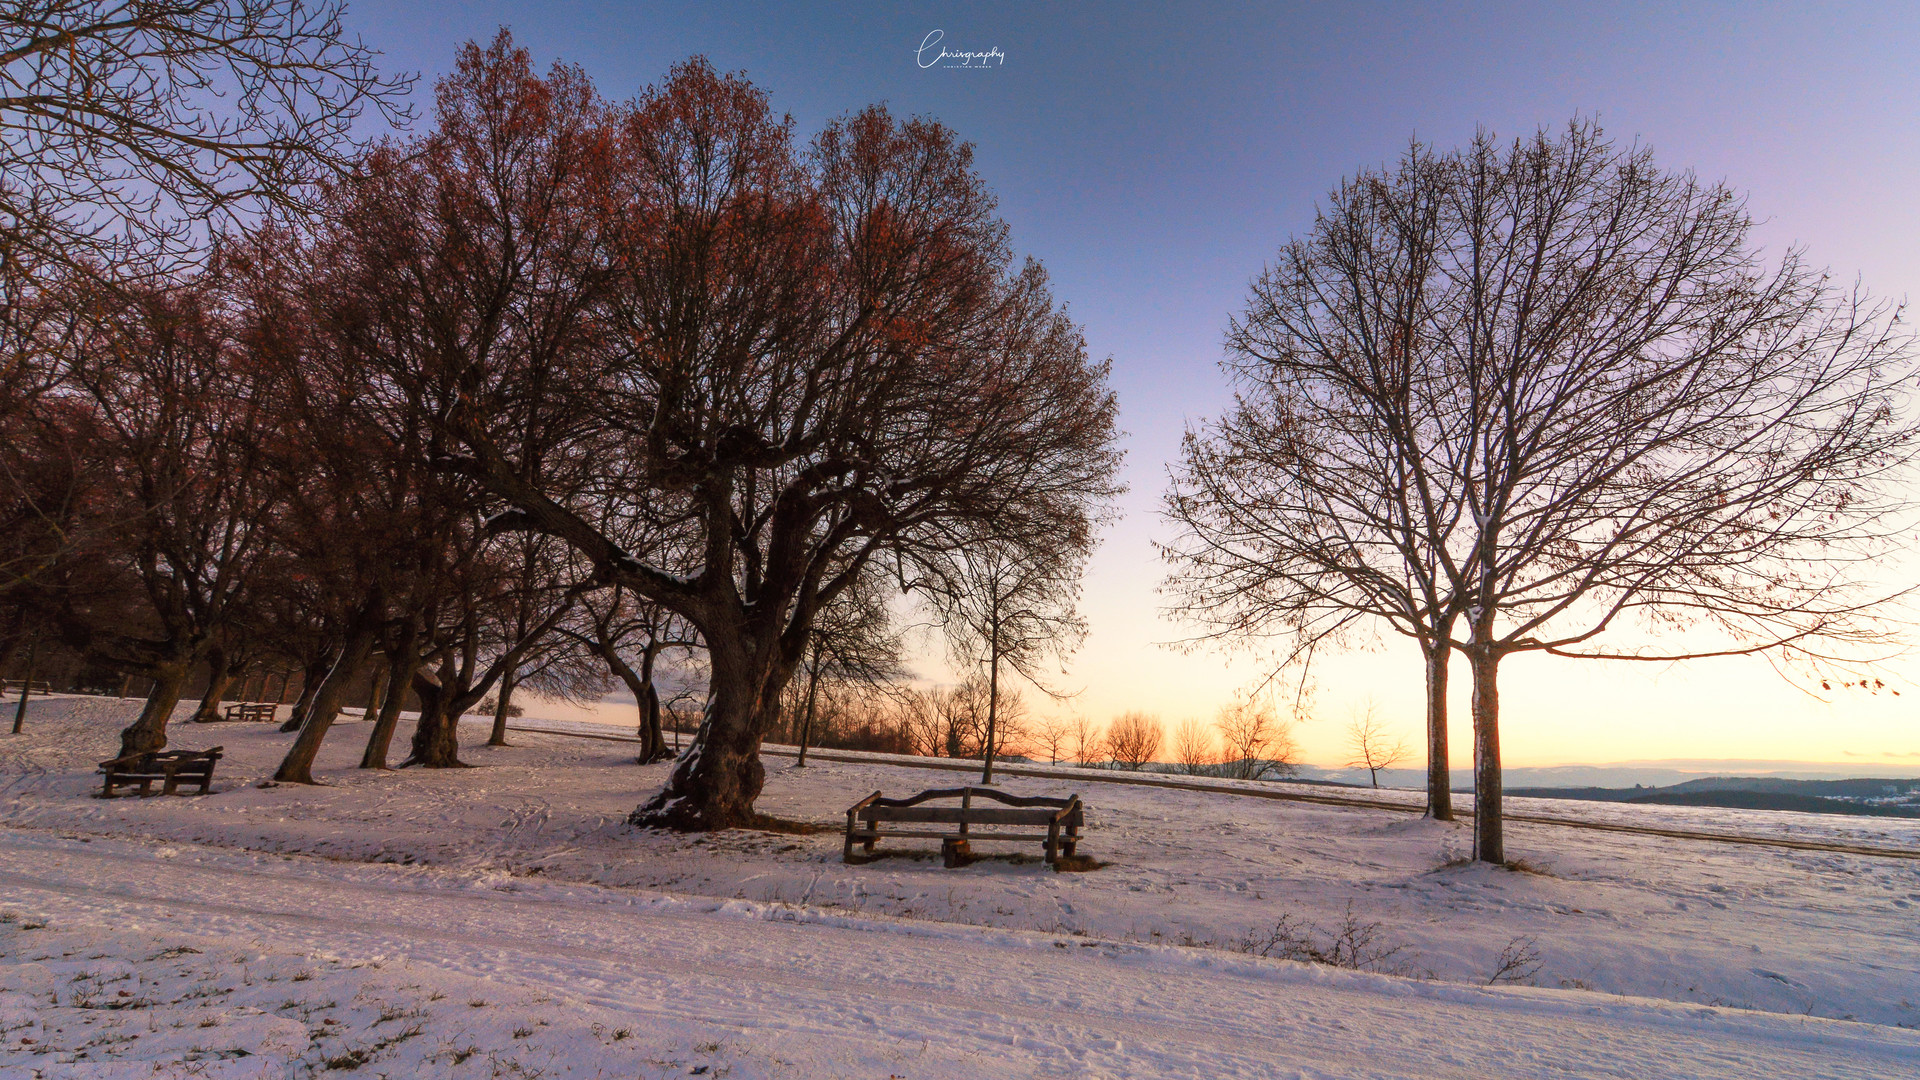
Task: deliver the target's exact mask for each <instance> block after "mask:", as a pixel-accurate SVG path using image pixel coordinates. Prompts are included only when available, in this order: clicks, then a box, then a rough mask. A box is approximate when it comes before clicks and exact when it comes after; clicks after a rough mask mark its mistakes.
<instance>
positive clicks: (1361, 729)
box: [1346, 702, 1407, 788]
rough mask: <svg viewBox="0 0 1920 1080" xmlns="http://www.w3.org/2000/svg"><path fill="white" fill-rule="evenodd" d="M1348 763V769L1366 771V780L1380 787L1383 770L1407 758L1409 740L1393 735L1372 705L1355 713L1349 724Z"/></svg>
mask: <svg viewBox="0 0 1920 1080" xmlns="http://www.w3.org/2000/svg"><path fill="white" fill-rule="evenodd" d="M1347 751H1348V753H1349V754H1351V755H1352V756H1351V757H1349V758H1348V759H1347V764H1346V767H1347V768H1349V769H1365V770H1367V779H1368V780H1370V781H1371V782H1372V783H1373V786H1374V787H1376V788H1377V787H1379V786H1380V770H1382V769H1391V768H1393V767H1394V766H1395V765H1397V764H1399V763H1400V762H1401V761H1402V760H1403V759H1405V758H1406V756H1407V744H1406V740H1404V739H1402V738H1400V737H1399V736H1397V735H1395V734H1393V733H1392V732H1391V731H1389V730H1388V729H1387V726H1386V725H1385V724H1384V723H1382V722H1381V720H1380V710H1378V709H1377V708H1375V707H1374V705H1373V703H1372V702H1368V703H1367V705H1366V706H1365V707H1364V708H1362V709H1360V710H1359V711H1357V712H1355V713H1354V716H1353V719H1352V720H1350V721H1348V723H1347Z"/></svg>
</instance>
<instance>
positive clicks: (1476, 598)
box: [1166, 121, 1920, 862]
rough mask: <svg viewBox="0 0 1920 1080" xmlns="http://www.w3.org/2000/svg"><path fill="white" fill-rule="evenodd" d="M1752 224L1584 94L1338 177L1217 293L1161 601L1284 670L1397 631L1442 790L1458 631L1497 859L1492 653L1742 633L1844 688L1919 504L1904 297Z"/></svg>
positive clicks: (1477, 769) (1872, 629)
mask: <svg viewBox="0 0 1920 1080" xmlns="http://www.w3.org/2000/svg"><path fill="white" fill-rule="evenodd" d="M1752 231H1753V221H1752V218H1751V216H1750V215H1749V213H1748V212H1747V210H1746V208H1745V206H1744V205H1743V203H1742V201H1741V200H1740V199H1739V198H1738V197H1737V196H1736V195H1735V194H1734V193H1733V192H1732V191H1731V190H1730V189H1729V188H1728V187H1726V186H1725V185H1724V184H1708V183H1703V182H1701V181H1699V180H1697V179H1695V178H1694V177H1693V176H1692V175H1691V174H1689V173H1684V172H1674V171H1669V170H1665V169H1662V168H1660V167H1658V166H1657V165H1656V164H1655V162H1654V160H1653V158H1652V155H1651V153H1650V152H1649V151H1648V150H1647V149H1646V148H1644V147H1641V146H1621V145H1618V144H1616V143H1614V142H1612V141H1610V140H1609V139H1607V138H1606V137H1605V135H1604V134H1603V133H1602V131H1601V130H1600V128H1599V127H1598V126H1597V125H1596V124H1593V123H1590V122H1584V121H1577V122H1575V123H1573V124H1571V125H1570V126H1569V127H1568V128H1567V129H1566V130H1565V131H1563V132H1561V133H1559V134H1558V135H1555V134H1552V133H1549V132H1545V131H1543V132H1541V133H1539V134H1537V135H1535V136H1533V137H1530V138H1525V139H1520V140H1516V141H1514V142H1511V143H1502V142H1500V141H1498V140H1496V139H1495V138H1494V137H1493V136H1491V135H1487V134H1482V135H1481V136H1479V137H1477V138H1476V139H1475V140H1474V141H1473V143H1472V144H1471V145H1470V146H1467V147H1466V148H1464V149H1461V150H1457V151H1442V150H1439V149H1436V148H1433V147H1429V146H1424V145H1420V144H1417V143H1416V144H1414V145H1413V146H1412V147H1411V148H1410V149H1409V150H1408V152H1407V154H1406V155H1405V157H1404V158H1403V159H1402V160H1401V161H1400V162H1399V164H1398V165H1397V167H1394V168H1390V169H1380V170H1372V171H1367V172H1363V173H1362V174H1360V175H1358V176H1356V177H1354V178H1352V179H1351V180H1348V181H1346V182H1344V183H1342V184H1341V185H1340V186H1339V187H1338V188H1336V189H1335V190H1334V191H1333V193H1332V195H1331V196H1330V197H1329V200H1328V203H1327V205H1326V207H1325V208H1324V209H1323V210H1322V211H1320V212H1319V214H1318V216H1317V217H1316V219H1315V222H1314V224H1313V227H1312V229H1311V230H1310V231H1309V232H1308V233H1307V234H1306V235H1304V236H1301V237H1299V238H1297V239H1295V240H1293V241H1291V242H1289V243H1288V244H1287V245H1286V246H1285V247H1283V248H1282V249H1281V251H1280V253H1279V256H1278V258H1277V259H1276V260H1275V261H1274V263H1273V264H1272V265H1271V266H1269V267H1268V268H1267V269H1266V271H1265V272H1264V273H1263V274H1261V275H1260V277H1259V279H1258V280H1257V281H1256V282H1255V283H1254V286H1253V290H1252V295H1251V297H1250V299H1249V300H1248V303H1247V306H1246V308H1245V310H1244V311H1243V312H1242V313H1241V314H1240V315H1239V317H1238V318H1236V319H1235V320H1234V321H1233V323H1232V326H1231V328H1230V332H1229V334H1228V353H1229V358H1228V360H1227V364H1226V367H1227V371H1228V373H1229V374H1230V376H1231V377H1232V379H1233V380H1234V383H1235V385H1236V386H1237V388H1238V391H1239V393H1238V396H1237V398H1236V400H1235V404H1234V406H1233V408H1231V409H1230V410H1229V411H1228V412H1227V413H1226V414H1225V415H1223V416H1222V417H1220V418H1219V419H1217V420H1215V421H1212V422H1210V423H1207V424H1204V425H1202V426H1200V427H1197V428H1195V429H1194V430H1192V431H1191V432H1190V433H1189V435H1188V437H1187V439H1186V442H1185V448H1184V452H1183V457H1182V461H1181V464H1180V466H1179V468H1178V469H1177V470H1176V473H1177V475H1176V477H1175V483H1174V487H1173V489H1172V491H1171V492H1170V493H1169V495H1168V497H1167V508H1168V513H1169V515H1170V517H1171V518H1172V519H1173V521H1174V522H1175V523H1177V524H1178V525H1179V526H1180V528H1181V529H1182V535H1181V537H1180V538H1179V539H1178V540H1176V541H1175V542H1174V543H1172V544H1170V545H1169V546H1168V548H1167V549H1166V550H1167V554H1168V556H1169V557H1170V558H1171V559H1172V560H1173V561H1174V563H1175V565H1176V570H1175V574H1174V576H1173V578H1172V581H1171V588H1172V591H1173V593H1174V595H1175V597H1176V604H1175V607H1176V610H1177V611H1178V612H1179V613H1180V614H1181V615H1183V616H1185V617H1187V618H1188V619H1191V620H1193V621H1194V622H1195V623H1196V624H1197V625H1199V626H1200V627H1201V628H1202V631H1201V632H1202V634H1203V635H1205V636H1210V637H1215V638H1221V639H1231V640H1237V641H1241V642H1248V641H1254V642H1259V641H1266V642H1272V643H1274V644H1275V645H1276V646H1277V649H1278V657H1277V659H1278V661H1279V666H1281V667H1282V668H1285V667H1287V666H1288V665H1293V666H1294V669H1295V670H1296V671H1298V670H1301V669H1304V668H1305V667H1307V666H1308V664H1309V663H1310V661H1311V658H1312V656H1313V655H1314V653H1315V651H1316V650H1318V649H1320V648H1323V647H1327V646H1332V645H1341V644H1349V643H1352V642H1354V641H1356V640H1364V639H1366V638H1367V637H1369V636H1371V635H1373V634H1375V633H1377V632H1378V631H1379V630H1380V629H1382V628H1385V629H1389V630H1391V632H1392V633H1394V634H1397V635H1401V636H1403V637H1405V638H1407V639H1410V640H1411V641H1412V642H1414V643H1415V644H1416V645H1417V646H1418V648H1419V650H1420V653H1421V656H1422V657H1423V661H1424V665H1425V677H1426V686H1427V730H1428V771H1429V779H1428V798H1429V810H1430V812H1431V814H1432V815H1433V816H1434V817H1437V818H1450V817H1451V816H1452V807H1451V801H1450V797H1449V790H1450V785H1449V782H1448V779H1449V778H1448V775H1447V756H1448V745H1447V688H1448V678H1449V670H1448V669H1449V662H1450V660H1451V659H1452V658H1453V657H1454V656H1455V655H1459V656H1462V657H1464V658H1465V660H1466V662H1467V665H1468V668H1469V671H1470V673H1471V677H1472V681H1473V690H1472V703H1473V704H1472V714H1473V732H1474V762H1475V763H1474V792H1475V797H1474V807H1475V813H1474V850H1475V854H1476V856H1477V857H1478V858H1480V859H1483V860H1488V861H1493V862H1499V861H1503V860H1504V858H1505V855H1504V842H1503V835H1502V831H1501V816H1500V790H1501V780H1500V742H1499V719H1500V697H1499V671H1500V667H1501V664H1502V662H1503V661H1504V660H1506V659H1507V658H1508V657H1511V656H1514V655H1516V654H1522V653H1529V652H1533V653H1547V654H1550V655H1555V656H1563V657H1584V658H1602V659H1611V660H1642V661H1645V660H1662V661H1665V660H1674V659H1690V658H1696V657H1705V656H1725V655H1741V654H1765V655H1767V656H1770V657H1772V658H1774V660H1775V661H1776V663H1778V664H1780V665H1781V666H1782V667H1783V669H1786V670H1789V671H1794V672H1798V673H1811V674H1813V675H1814V677H1815V678H1816V680H1818V679H1820V678H1829V679H1830V678H1831V676H1830V675H1828V674H1827V673H1829V672H1832V671H1834V670H1836V669H1837V670H1838V671H1839V672H1840V673H1841V678H1843V679H1844V680H1845V681H1849V682H1854V683H1856V684H1857V685H1862V686H1864V685H1867V683H1868V681H1869V680H1868V679H1867V677H1866V676H1865V675H1864V674H1860V670H1861V669H1860V668H1858V667H1857V666H1854V665H1858V664H1862V663H1864V662H1868V661H1871V660H1873V659H1875V658H1876V657H1877V656H1878V655H1879V654H1880V653H1881V652H1882V651H1883V650H1884V649H1885V648H1886V647H1887V645H1888V642H1889V639H1890V631H1889V629H1888V626H1889V624H1888V621H1887V620H1886V618H1885V617H1884V616H1885V615H1886V614H1887V613H1888V605H1889V604H1890V603H1891V602H1892V601H1894V600H1897V599H1898V598H1899V596H1900V595H1901V594H1902V593H1903V592H1904V588H1903V587H1901V586H1897V585H1892V586H1890V585H1888V584H1886V583H1885V582H1884V581H1881V580H1879V579H1878V578H1877V577H1876V573H1877V568H1879V567H1881V566H1883V565H1884V564H1883V562H1882V560H1883V559H1884V558H1885V557H1886V556H1888V555H1889V554H1890V553H1892V552H1894V551H1896V550H1898V549H1899V548H1900V547H1901V546H1903V543H1904V534H1903V530H1905V529H1906V528H1908V527H1910V525H1911V515H1910V512H1909V511H1910V504H1909V492H1910V490H1911V489H1910V487H1908V486H1907V482H1908V480H1909V479H1910V476H1911V474H1910V469H1909V466H1910V464H1911V462H1912V459H1913V455H1914V452H1915V449H1916V445H1920V426H1916V423H1915V418H1914V415H1913V411H1912V407H1911V396H1910V395H1911V390H1912V380H1913V377H1914V365H1913V351H1912V348H1911V344H1910V341H1909V339H1908V336H1907V335H1906V333H1905V332H1904V330H1903V329H1902V328H1901V326H1900V323H1899V318H1898V312H1897V310H1896V309H1894V308H1892V307H1891V306H1889V305H1886V304H1883V303H1877V302H1875V301H1873V300H1871V299H1870V298H1869V297H1868V296H1867V295H1866V294H1865V293H1864V292H1863V291H1862V290H1861V289H1860V288H1858V287H1847V286H1845V285H1842V284H1838V283H1836V282H1834V281H1833V280H1832V279H1831V278H1830V277H1829V276H1828V275H1827V274H1825V273H1824V272H1822V271H1820V270H1818V269H1815V268H1813V267H1811V266H1809V265H1808V264H1807V262H1806V261H1805V259H1804V257H1803V256H1802V254H1801V253H1800V252H1799V251H1797V250H1790V251H1788V252H1786V253H1785V254H1784V255H1783V256H1781V257H1780V258H1779V259H1777V260H1772V261H1770V260H1768V259H1766V258H1764V257H1763V255H1762V252H1761V251H1760V249H1759V247H1758V246H1757V245H1756V244H1755V242H1754V241H1753V239H1752ZM1622 629H1629V630H1632V631H1637V632H1638V636H1636V637H1635V638H1634V639H1633V640H1634V642H1635V643H1634V644H1631V645H1625V646H1611V647H1610V646H1608V645H1606V644H1604V643H1603V638H1605V637H1607V636H1608V635H1609V634H1617V633H1618V632H1619V631H1621V630H1622ZM1671 630H1685V631H1686V632H1687V634H1688V635H1689V641H1688V642H1687V644H1686V645H1685V646H1684V647H1681V648H1678V649H1671V648H1669V649H1662V648H1656V647H1654V646H1652V645H1648V644H1645V643H1646V642H1650V641H1652V640H1654V639H1653V638H1652V637H1651V636H1650V635H1652V634H1653V633H1656V632H1659V631H1671ZM1875 685H1877V684H1875Z"/></svg>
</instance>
